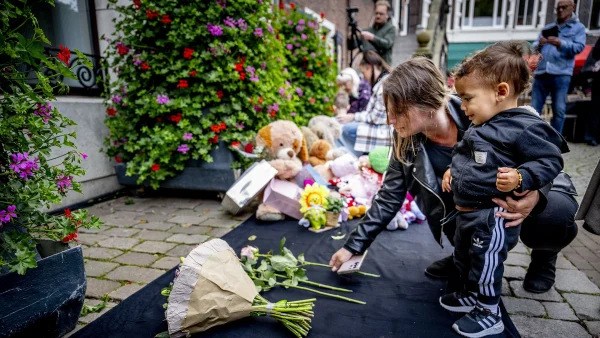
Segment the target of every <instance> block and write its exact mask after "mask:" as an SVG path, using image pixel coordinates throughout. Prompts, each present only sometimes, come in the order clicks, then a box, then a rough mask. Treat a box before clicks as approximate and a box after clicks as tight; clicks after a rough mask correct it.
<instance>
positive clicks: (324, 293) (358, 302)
mask: <svg viewBox="0 0 600 338" xmlns="http://www.w3.org/2000/svg"><path fill="white" fill-rule="evenodd" d="M275 285H279V286H283V287H285V288H295V289H299V290H304V291H309V292H314V293H316V294H319V295H322V296H327V297H332V298H337V299H341V300H345V301H347V302H350V303H356V304H362V305H364V304H367V303H365V302H363V301H360V300H356V299H352V298H348V297H344V296H339V295H334V294H333V293H327V292H322V291H319V290H315V289H311V288H306V287H304V286H298V285H284V284H282V283H279V282H277V283H276V284H275Z"/></svg>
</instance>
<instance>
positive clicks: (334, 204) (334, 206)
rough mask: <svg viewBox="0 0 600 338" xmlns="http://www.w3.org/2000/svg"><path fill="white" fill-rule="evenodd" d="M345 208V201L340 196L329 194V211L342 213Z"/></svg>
mask: <svg viewBox="0 0 600 338" xmlns="http://www.w3.org/2000/svg"><path fill="white" fill-rule="evenodd" d="M342 209H344V201H343V200H342V199H341V198H339V197H333V196H327V211H331V212H335V213H338V214H339V213H340V212H342Z"/></svg>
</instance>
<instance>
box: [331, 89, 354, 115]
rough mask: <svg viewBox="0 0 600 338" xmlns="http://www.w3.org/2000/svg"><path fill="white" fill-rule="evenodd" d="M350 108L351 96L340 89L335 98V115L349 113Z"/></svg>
mask: <svg viewBox="0 0 600 338" xmlns="http://www.w3.org/2000/svg"><path fill="white" fill-rule="evenodd" d="M348 109H350V96H349V95H348V94H347V93H346V92H345V91H343V90H340V91H339V92H338V93H337V94H336V95H335V98H334V99H333V111H334V114H335V116H341V115H346V114H348Z"/></svg>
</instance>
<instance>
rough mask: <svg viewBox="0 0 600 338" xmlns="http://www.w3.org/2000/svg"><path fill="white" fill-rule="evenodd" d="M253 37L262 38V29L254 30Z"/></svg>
mask: <svg viewBox="0 0 600 338" xmlns="http://www.w3.org/2000/svg"><path fill="white" fill-rule="evenodd" d="M254 35H255V36H257V37H261V36H263V30H262V28H260V27H257V28H256V29H255V30H254Z"/></svg>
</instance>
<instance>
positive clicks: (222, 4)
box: [217, 0, 227, 8]
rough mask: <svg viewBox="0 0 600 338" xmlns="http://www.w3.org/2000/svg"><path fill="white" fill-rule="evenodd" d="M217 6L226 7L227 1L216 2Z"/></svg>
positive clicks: (218, 0) (219, 0)
mask: <svg viewBox="0 0 600 338" xmlns="http://www.w3.org/2000/svg"><path fill="white" fill-rule="evenodd" d="M217 5H219V6H221V7H222V8H225V7H227V1H226V0H217Z"/></svg>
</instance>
